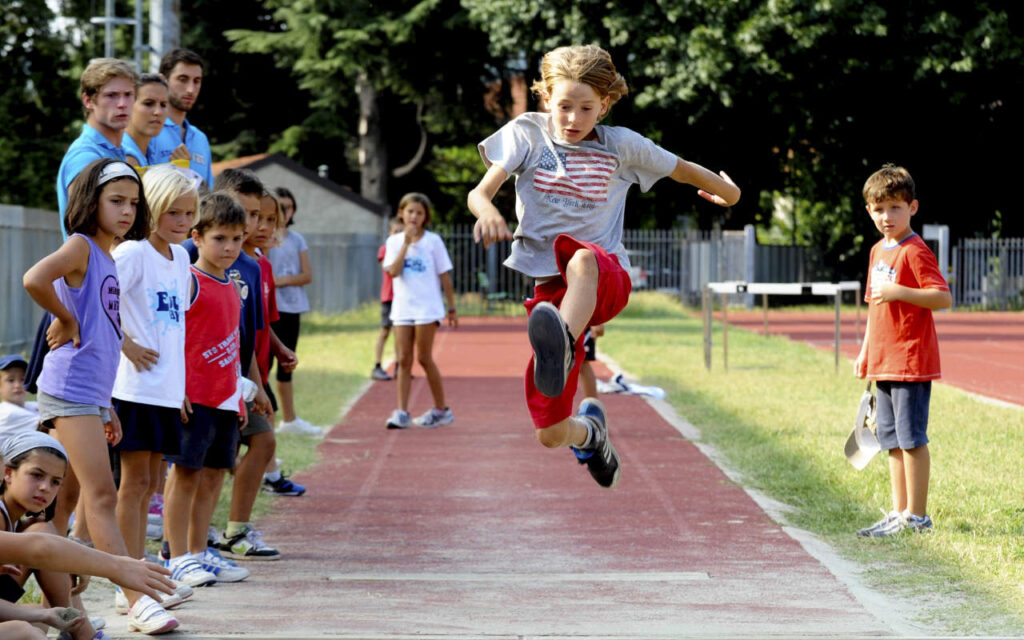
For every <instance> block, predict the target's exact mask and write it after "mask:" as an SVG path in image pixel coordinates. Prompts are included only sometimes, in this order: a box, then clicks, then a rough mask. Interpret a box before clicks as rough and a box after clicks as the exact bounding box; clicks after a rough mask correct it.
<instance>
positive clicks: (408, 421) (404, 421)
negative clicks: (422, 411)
mask: <svg viewBox="0 0 1024 640" xmlns="http://www.w3.org/2000/svg"><path fill="white" fill-rule="evenodd" d="M386 426H387V428H388V429H408V428H409V427H411V426H412V418H410V417H409V412H408V411H402V410H401V409H395V410H394V411H392V412H391V417H390V418H388V421H387V423H386Z"/></svg>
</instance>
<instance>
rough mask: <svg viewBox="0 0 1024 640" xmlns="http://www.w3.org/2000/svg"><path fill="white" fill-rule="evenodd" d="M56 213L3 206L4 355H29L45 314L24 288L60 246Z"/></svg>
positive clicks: (0, 338) (0, 290)
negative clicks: (28, 274)
mask: <svg viewBox="0 0 1024 640" xmlns="http://www.w3.org/2000/svg"><path fill="white" fill-rule="evenodd" d="M58 229H59V227H58V216H57V213H56V212H55V211H44V210H41V209H27V208H25V207H18V206H11V205H0V301H2V304H3V311H2V312H0V354H4V353H13V352H26V353H27V352H28V351H29V350H30V349H31V348H32V343H31V341H32V340H33V338H34V337H35V333H36V327H37V326H38V325H39V321H40V319H41V318H42V317H43V310H42V309H41V308H40V307H39V305H37V304H36V303H35V302H33V301H32V298H30V297H29V296H28V293H26V292H25V287H24V286H22V284H21V278H22V276H23V275H25V272H26V271H27V270H28V268H29V267H31V266H32V265H34V264H35V263H36V262H38V261H39V260H41V259H42V258H43V257H45V256H47V255H48V254H50V253H53V252H54V251H56V250H57V248H58V247H59V246H60V242H61V239H60V231H59V230H58Z"/></svg>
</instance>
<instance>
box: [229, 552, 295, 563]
mask: <svg viewBox="0 0 1024 640" xmlns="http://www.w3.org/2000/svg"><path fill="white" fill-rule="evenodd" d="M220 553H221V555H223V556H226V557H228V558H231V559H232V560H243V561H245V562H250V561H253V560H255V561H258V562H273V561H274V560H280V559H281V554H280V553H278V554H275V555H272V556H247V555H245V554H244V553H235V552H234V551H221V552H220Z"/></svg>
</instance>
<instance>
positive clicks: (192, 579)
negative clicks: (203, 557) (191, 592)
mask: <svg viewBox="0 0 1024 640" xmlns="http://www.w3.org/2000/svg"><path fill="white" fill-rule="evenodd" d="M164 566H165V567H167V568H168V569H170V570H171V580H174V581H175V582H181V583H183V584H186V585H188V586H189V587H205V586H207V585H211V584H213V583H215V582H217V576H216V575H215V574H214V573H213V572H212V571H207V570H206V569H204V568H203V565H201V564H200V563H199V562H197V561H196V559H195V558H194V557H192V556H182V557H181V558H180V559H177V558H176V559H175V561H174V562H171V561H169V560H165V561H164Z"/></svg>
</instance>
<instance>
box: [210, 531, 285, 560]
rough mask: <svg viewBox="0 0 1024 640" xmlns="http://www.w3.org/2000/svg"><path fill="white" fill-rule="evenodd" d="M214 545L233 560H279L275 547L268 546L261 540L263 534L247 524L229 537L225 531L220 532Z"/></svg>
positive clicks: (279, 555) (279, 556) (278, 553)
mask: <svg viewBox="0 0 1024 640" xmlns="http://www.w3.org/2000/svg"><path fill="white" fill-rule="evenodd" d="M216 546H217V549H218V550H220V552H221V553H223V554H224V555H226V556H227V557H229V558H234V559H235V560H279V559H280V558H281V554H280V552H278V550H277V549H275V548H273V547H269V546H267V544H266V543H265V542H263V534H262V533H261V532H259V531H255V530H253V528H252V527H251V526H248V525H247V526H246V527H245V529H244V530H243V531H241V532H239V533H238V534H236V535H234V536H231V537H230V538H229V537H227V534H226V533H222V534H220V539H219V540H217V545H216Z"/></svg>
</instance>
